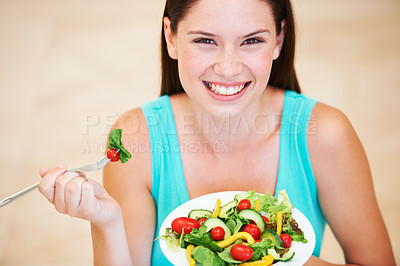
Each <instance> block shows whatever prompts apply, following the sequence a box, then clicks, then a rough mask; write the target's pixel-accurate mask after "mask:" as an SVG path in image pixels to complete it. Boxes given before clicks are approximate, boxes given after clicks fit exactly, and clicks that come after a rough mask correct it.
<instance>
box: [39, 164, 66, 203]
mask: <svg viewBox="0 0 400 266" xmlns="http://www.w3.org/2000/svg"><path fill="white" fill-rule="evenodd" d="M66 171H67V169H66V168H64V167H56V168H53V169H51V170H49V171H48V172H47V173H46V174H45V175H44V176H43V178H42V180H41V181H40V184H39V191H40V193H42V194H43V195H44V196H45V197H46V198H47V200H48V201H50V202H53V200H54V187H55V181H56V178H57V177H58V176H60V175H62V174H64V173H65V172H66Z"/></svg>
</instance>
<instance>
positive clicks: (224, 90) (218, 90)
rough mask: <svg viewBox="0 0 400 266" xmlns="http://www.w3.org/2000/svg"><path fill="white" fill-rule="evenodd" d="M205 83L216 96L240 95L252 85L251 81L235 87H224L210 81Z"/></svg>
mask: <svg viewBox="0 0 400 266" xmlns="http://www.w3.org/2000/svg"><path fill="white" fill-rule="evenodd" d="M203 83H204V85H205V86H206V87H207V88H208V89H209V90H210V91H212V92H213V93H215V94H218V95H226V96H231V95H235V94H238V93H240V92H241V91H242V90H243V89H244V88H246V87H247V86H249V85H250V83H251V81H249V82H245V83H242V84H239V85H235V86H223V85H220V84H214V83H212V82H208V81H203Z"/></svg>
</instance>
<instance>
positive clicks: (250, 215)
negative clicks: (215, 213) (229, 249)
mask: <svg viewBox="0 0 400 266" xmlns="http://www.w3.org/2000/svg"><path fill="white" fill-rule="evenodd" d="M238 215H239V216H240V217H243V218H245V219H247V220H252V221H254V222H255V223H256V225H257V226H258V228H260V230H261V232H263V231H264V229H265V223H264V220H263V218H262V216H261V214H260V213H259V212H258V211H255V210H253V209H245V210H242V211H240V212H239V213H238Z"/></svg>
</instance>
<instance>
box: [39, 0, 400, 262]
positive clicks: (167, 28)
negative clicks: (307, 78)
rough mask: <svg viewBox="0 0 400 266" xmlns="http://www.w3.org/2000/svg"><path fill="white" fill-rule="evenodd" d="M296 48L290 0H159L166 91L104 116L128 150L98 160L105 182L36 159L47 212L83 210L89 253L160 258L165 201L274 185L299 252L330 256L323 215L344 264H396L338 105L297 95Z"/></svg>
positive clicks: (114, 258)
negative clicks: (114, 116) (310, 241)
mask: <svg viewBox="0 0 400 266" xmlns="http://www.w3.org/2000/svg"><path fill="white" fill-rule="evenodd" d="M294 47H295V34H294V22H293V14H292V9H291V4H290V1H289V0H287V1H272V0H246V1H244V0H220V1H213V0H191V1H177V0H172V1H171V0H168V1H167V3H166V8H165V12H164V19H163V35H162V68H163V69H162V88H161V94H162V95H164V96H162V97H160V98H159V99H158V100H156V101H154V102H151V103H147V104H144V105H143V106H141V108H137V109H133V110H131V111H129V112H127V113H126V114H124V115H123V116H121V117H120V118H119V119H118V121H117V122H116V124H115V125H114V128H122V129H123V132H125V134H124V135H123V142H124V144H125V146H127V147H128V148H129V147H131V152H132V153H133V154H134V158H133V159H131V160H130V161H128V163H126V164H123V165H121V164H115V163H111V164H109V165H108V166H107V167H106V168H105V169H104V186H105V188H106V190H107V191H106V190H105V189H104V188H103V187H101V186H100V185H99V184H97V183H95V182H94V181H92V180H87V179H86V178H85V177H84V176H82V175H80V174H78V173H69V172H66V167H65V166H62V165H61V166H59V167H57V168H54V169H52V170H49V169H42V170H41V172H40V174H41V176H42V177H43V180H42V182H41V185H40V191H41V192H42V193H43V194H44V195H45V196H46V197H47V198H48V199H49V201H50V202H52V203H53V204H54V205H55V207H56V209H57V210H58V211H59V212H61V213H68V214H69V215H71V216H76V217H80V218H83V219H86V220H89V221H90V222H91V226H92V227H91V228H92V236H93V246H94V260H95V264H96V265H97V264H99V265H100V264H104V265H130V264H132V263H134V264H136V265H150V264H151V263H152V264H153V265H167V264H168V262H167V261H166V259H165V257H164V256H163V255H162V253H161V251H160V248H159V245H158V241H156V242H153V240H154V238H155V237H156V235H155V233H156V232H158V229H159V227H160V224H161V223H162V221H163V219H164V218H165V217H166V215H167V214H168V213H169V212H170V211H172V210H173V209H174V208H176V207H177V206H179V205H180V204H181V203H183V202H186V201H188V200H190V199H192V198H195V197H198V196H201V195H205V194H209V193H212V192H217V191H224V190H248V189H254V190H256V191H257V192H259V193H266V192H267V191H268V192H269V193H270V194H275V192H277V191H278V190H280V189H286V191H287V192H288V194H289V197H290V199H291V201H292V203H293V205H294V206H296V207H297V208H298V209H299V210H300V211H302V212H303V213H304V214H305V215H306V216H307V218H308V219H309V220H310V221H311V223H312V225H313V228H314V230H315V232H316V239H317V244H316V247H315V250H314V253H313V256H312V257H311V258H310V260H309V261H308V262H307V265H313V264H318V265H320V264H326V265H329V263H327V262H323V261H321V260H320V259H319V258H318V255H319V251H320V246H321V240H322V237H323V231H324V226H325V222H326V221H327V222H328V223H329V225H330V226H331V228H332V230H333V232H334V234H335V236H336V237H337V239H338V241H339V243H340V244H341V246H342V247H343V250H344V253H345V258H346V262H347V263H348V264H359V265H394V258H393V254H392V250H391V245H390V241H389V237H388V234H387V231H386V228H385V226H384V223H383V220H382V216H381V214H380V211H379V208H378V206H377V202H376V198H375V194H374V190H373V184H372V178H371V173H370V170H369V166H368V162H367V159H366V156H365V153H364V151H363V148H362V145H361V143H360V141H359V140H358V137H357V135H356V133H355V132H354V130H353V128H352V126H351V124H350V122H349V121H348V120H347V118H346V117H345V116H344V115H343V114H342V113H341V112H340V111H338V110H336V109H334V108H332V107H329V106H327V105H325V104H323V103H319V102H316V101H314V100H312V99H309V98H307V97H305V96H303V95H301V94H298V93H300V87H299V84H298V82H297V78H296V73H295V70H294V66H293V58H294ZM133 129H134V130H133ZM137 144H140V145H137ZM198 144H201V145H200V146H199V145H198ZM215 144H219V145H215ZM132 147H141V149H140V150H135V149H133V148H132ZM193 147H196V149H194V148H193ZM199 147H200V148H199ZM217 147H218V148H217ZM220 147H225V148H224V149H220ZM108 193H109V194H108ZM361 205H362V208H360V206H361ZM368 251H369V252H368ZM371 251H373V252H371Z"/></svg>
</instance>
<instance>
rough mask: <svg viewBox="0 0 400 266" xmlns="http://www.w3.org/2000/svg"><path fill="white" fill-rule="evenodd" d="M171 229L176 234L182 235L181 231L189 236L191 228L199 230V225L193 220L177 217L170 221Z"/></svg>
mask: <svg viewBox="0 0 400 266" xmlns="http://www.w3.org/2000/svg"><path fill="white" fill-rule="evenodd" d="M171 227H172V230H174V231H175V232H176V233H178V234H182V229H183V233H184V234H190V232H192V229H193V228H195V229H199V227H200V225H199V223H198V222H197V221H196V220H195V219H192V218H189V217H179V218H176V219H175V220H173V221H172V223H171Z"/></svg>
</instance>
